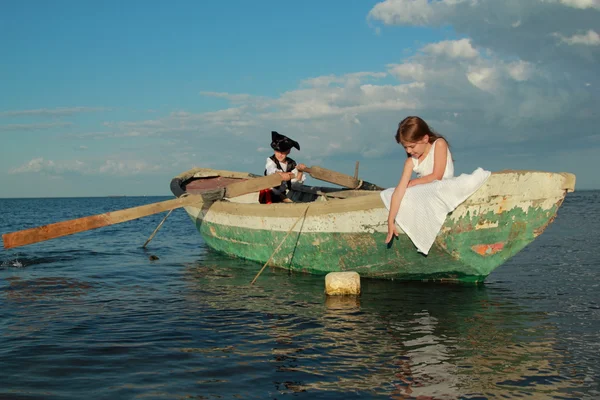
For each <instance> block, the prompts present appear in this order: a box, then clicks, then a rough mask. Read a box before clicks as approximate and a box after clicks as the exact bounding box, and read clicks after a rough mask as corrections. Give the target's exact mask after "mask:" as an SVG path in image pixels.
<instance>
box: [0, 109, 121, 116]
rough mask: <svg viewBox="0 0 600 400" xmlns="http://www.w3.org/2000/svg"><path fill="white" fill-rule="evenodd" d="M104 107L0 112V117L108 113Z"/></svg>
mask: <svg viewBox="0 0 600 400" xmlns="http://www.w3.org/2000/svg"><path fill="white" fill-rule="evenodd" d="M110 110H111V109H110V108H104V107H58V108H38V109H32V110H13V111H3V112H0V117H64V116H69V115H75V114H80V113H86V112H98V111H110Z"/></svg>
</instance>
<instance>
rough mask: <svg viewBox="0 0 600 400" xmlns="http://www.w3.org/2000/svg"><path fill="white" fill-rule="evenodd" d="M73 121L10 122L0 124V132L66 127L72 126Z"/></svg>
mask: <svg viewBox="0 0 600 400" xmlns="http://www.w3.org/2000/svg"><path fill="white" fill-rule="evenodd" d="M72 125H73V123H72V122H49V123H41V124H9V125H0V132H15V131H37V130H42V129H52V128H66V127H68V126H72Z"/></svg>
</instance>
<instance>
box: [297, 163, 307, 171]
mask: <svg viewBox="0 0 600 400" xmlns="http://www.w3.org/2000/svg"><path fill="white" fill-rule="evenodd" d="M296 169H297V170H298V171H300V172H303V171H304V170H305V169H306V165H304V164H298V165H296Z"/></svg>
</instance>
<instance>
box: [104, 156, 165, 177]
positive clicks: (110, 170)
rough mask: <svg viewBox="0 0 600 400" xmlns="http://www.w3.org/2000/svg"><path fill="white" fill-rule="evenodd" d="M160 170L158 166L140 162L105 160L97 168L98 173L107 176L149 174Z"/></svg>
mask: <svg viewBox="0 0 600 400" xmlns="http://www.w3.org/2000/svg"><path fill="white" fill-rule="evenodd" d="M160 169H161V167H160V166H159V165H155V164H149V163H147V162H146V161H141V160H106V161H105V162H104V164H102V165H101V166H100V167H99V168H98V172H99V173H100V174H107V175H120V176H129V175H138V174H144V173H151V172H155V171H158V170H160Z"/></svg>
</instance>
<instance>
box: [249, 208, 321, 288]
mask: <svg viewBox="0 0 600 400" xmlns="http://www.w3.org/2000/svg"><path fill="white" fill-rule="evenodd" d="M309 207H310V204H309V205H308V206H306V208H305V209H304V212H303V213H302V215H300V216H299V217H298V219H296V221H294V224H293V225H292V227H291V228H290V229H289V230H288V231H287V233H286V234H285V237H284V238H283V240H282V241H281V242H280V243H279V246H277V248H276V249H275V250H274V251H273V253H271V257H269V259H268V260H267V262H266V263H265V265H263V267H262V268H261V269H260V271H258V274H256V276H255V277H254V279H252V282H250V285H253V284H254V282H256V280H257V279H258V277H259V276H260V274H262V272H263V271H264V269H265V268H266V267H267V265H269V262H270V261H271V259H273V256H274V255H275V254H276V253H277V252H278V251H279V248H280V247H281V245H282V244H283V242H285V240H286V239H287V238H288V236H289V235H290V233H292V230H294V227H295V226H296V225H297V224H298V222H300V220H303V219H304V218H306V213H307V212H308V209H309ZM300 229H302V227H300ZM298 235H300V232H298Z"/></svg>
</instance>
